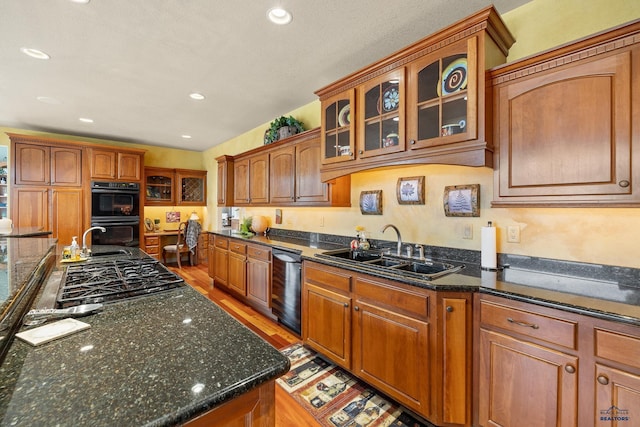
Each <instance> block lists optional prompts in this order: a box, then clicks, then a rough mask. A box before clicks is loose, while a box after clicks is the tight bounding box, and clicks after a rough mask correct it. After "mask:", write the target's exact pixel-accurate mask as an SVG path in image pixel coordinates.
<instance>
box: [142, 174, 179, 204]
mask: <svg viewBox="0 0 640 427" xmlns="http://www.w3.org/2000/svg"><path fill="white" fill-rule="evenodd" d="M172 190H173V178H172V177H168V176H162V175H151V176H147V201H153V202H171V201H172V200H173V197H172Z"/></svg>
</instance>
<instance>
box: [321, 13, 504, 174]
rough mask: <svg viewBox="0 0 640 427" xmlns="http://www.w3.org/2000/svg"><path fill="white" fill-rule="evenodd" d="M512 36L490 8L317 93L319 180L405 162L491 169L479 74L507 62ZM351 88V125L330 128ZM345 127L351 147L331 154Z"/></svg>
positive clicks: (487, 105) (487, 100)
mask: <svg viewBox="0 0 640 427" xmlns="http://www.w3.org/2000/svg"><path fill="white" fill-rule="evenodd" d="M514 41H515V40H514V38H513V36H512V35H511V34H510V33H509V30H508V29H507V28H506V26H505V25H504V23H503V22H502V20H501V18H500V16H499V14H498V13H497V11H496V10H495V9H494V8H493V7H492V6H489V7H487V8H485V9H482V10H480V11H478V12H477V13H475V14H473V15H471V16H469V17H467V18H465V19H463V20H461V21H459V22H456V23H454V24H452V25H450V26H448V27H446V28H444V29H442V30H440V31H438V32H436V33H434V34H431V35H429V36H427V37H425V38H424V39H422V40H419V41H417V42H416V43H413V44H411V45H409V46H408V47H406V48H404V49H402V50H400V51H398V52H395V53H393V54H391V55H389V56H387V57H386V58H383V59H381V60H379V61H377V62H375V63H373V64H371V65H370V66H368V67H367V68H364V69H362V70H359V71H357V72H355V73H352V74H350V75H348V76H346V77H344V78H343V79H341V80H339V81H337V82H334V83H333V84H331V85H329V86H326V87H324V88H322V89H319V90H318V91H316V92H315V93H316V95H318V97H319V98H320V102H321V105H322V109H323V110H322V111H323V114H322V135H323V137H324V139H323V146H322V147H323V154H322V156H323V157H322V162H323V164H322V171H321V176H322V180H323V181H328V180H331V179H334V178H337V177H339V176H344V175H347V174H351V173H355V172H358V171H362V170H368V169H373V168H379V167H385V166H397V165H408V164H430V163H440V164H454V165H465V166H488V167H491V166H492V165H493V142H492V136H493V135H492V129H491V125H492V123H491V121H490V120H489V118H490V117H491V116H490V114H487V112H491V109H492V99H491V97H490V96H487V87H486V86H487V85H486V77H485V75H486V73H487V72H486V70H488V69H489V68H491V67H495V66H497V65H499V64H503V63H504V62H505V61H506V58H507V55H508V51H509V48H510V47H511V45H512V44H513V43H514ZM352 89H355V91H356V99H357V105H356V106H355V107H356V108H355V114H354V111H353V110H352V111H351V118H352V119H353V120H352V123H349V126H338V127H336V124H335V119H334V117H335V116H334V110H335V109H337V107H338V106H337V105H336V103H339V102H340V101H342V102H345V101H346V100H347V99H348V94H349V91H350V90H352ZM488 95H490V93H489V94H488ZM334 105H336V107H334ZM351 106H352V107H353V104H351ZM351 129H357V130H358V132H357V133H356V134H355V145H354V146H355V152H349V151H347V148H344V152H340V151H337V150H342V148H339V147H347V146H350V147H351V145H350V144H347V140H348V138H347V137H351V133H352V132H351ZM341 131H344V135H342V134H341ZM339 137H342V140H339V139H338V138H339ZM341 154H342V155H341Z"/></svg>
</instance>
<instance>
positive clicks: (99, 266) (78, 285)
mask: <svg viewBox="0 0 640 427" xmlns="http://www.w3.org/2000/svg"><path fill="white" fill-rule="evenodd" d="M61 283H62V286H61V287H60V291H59V292H58V297H57V306H58V308H66V307H71V306H75V305H80V304H92V303H108V302H115V301H120V300H123V299H128V298H134V297H139V296H143V295H149V294H153V293H157V292H162V291H166V290H169V289H174V288H177V287H180V286H184V280H182V279H181V278H180V277H179V276H178V275H176V274H175V273H172V272H171V271H169V270H168V269H167V268H166V267H165V266H164V265H162V264H161V263H160V262H159V261H157V260H155V259H152V258H148V259H119V260H112V261H104V262H91V263H87V264H83V265H71V266H69V267H68V268H67V270H66V272H65V273H64V275H63V277H62V281H61Z"/></svg>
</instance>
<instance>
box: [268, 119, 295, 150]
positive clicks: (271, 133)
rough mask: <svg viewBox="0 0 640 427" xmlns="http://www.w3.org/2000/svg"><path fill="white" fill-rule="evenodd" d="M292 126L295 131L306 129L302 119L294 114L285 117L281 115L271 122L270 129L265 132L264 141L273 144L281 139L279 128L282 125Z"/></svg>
mask: <svg viewBox="0 0 640 427" xmlns="http://www.w3.org/2000/svg"><path fill="white" fill-rule="evenodd" d="M285 126H290V127H293V128H295V129H296V132H295V133H300V132H303V131H304V127H303V124H302V122H301V121H299V120H298V119H296V118H294V117H293V116H289V117H285V116H280V117H278V118H277V119H275V120H274V121H272V122H271V123H270V124H269V129H267V131H266V132H265V134H264V143H265V144H271V143H272V142H275V141H277V140H278V139H279V134H278V130H279V129H280V128H282V127H285Z"/></svg>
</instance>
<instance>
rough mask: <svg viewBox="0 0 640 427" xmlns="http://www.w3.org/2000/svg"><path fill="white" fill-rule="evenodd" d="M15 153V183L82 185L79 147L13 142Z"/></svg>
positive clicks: (80, 151)
mask: <svg viewBox="0 0 640 427" xmlns="http://www.w3.org/2000/svg"><path fill="white" fill-rule="evenodd" d="M14 139H15V138H14ZM14 156H15V161H16V163H15V166H14V168H13V170H14V171H15V174H14V177H15V179H14V182H13V184H14V185H61V186H72V187H80V186H81V185H82V150H81V149H80V148H78V147H63V146H57V147H54V146H48V145H40V144H37V143H27V142H15V144H14Z"/></svg>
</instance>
